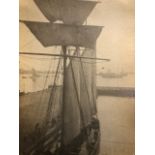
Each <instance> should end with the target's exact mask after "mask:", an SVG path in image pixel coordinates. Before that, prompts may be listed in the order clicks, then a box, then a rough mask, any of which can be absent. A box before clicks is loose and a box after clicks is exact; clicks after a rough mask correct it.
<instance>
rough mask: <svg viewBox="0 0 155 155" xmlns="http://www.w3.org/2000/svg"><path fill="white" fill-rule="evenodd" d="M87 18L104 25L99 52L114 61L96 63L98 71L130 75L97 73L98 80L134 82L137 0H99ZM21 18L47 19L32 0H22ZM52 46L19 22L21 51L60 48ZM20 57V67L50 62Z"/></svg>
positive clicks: (120, 83)
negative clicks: (112, 77) (38, 39)
mask: <svg viewBox="0 0 155 155" xmlns="http://www.w3.org/2000/svg"><path fill="white" fill-rule="evenodd" d="M100 2H101V3H99V4H97V5H96V7H95V8H94V10H93V11H92V13H91V14H90V16H89V17H88V19H87V23H88V24H89V25H99V26H104V28H103V30H102V33H101V35H100V37H99V38H98V40H97V56H98V57H102V58H110V59H111V62H103V63H98V64H97V69H98V70H97V72H103V73H107V74H109V73H111V72H112V73H115V74H117V73H118V74H120V73H122V72H125V73H127V74H128V76H127V77H126V78H125V77H124V78H123V79H122V80H121V79H117V78H114V79H109V80H108V79H107V78H106V79H104V78H103V77H98V83H99V85H100V83H102V84H103V85H104V84H105V83H106V84H107V85H111V86H113V85H114V86H132V87H133V86H134V0H100ZM20 19H23V20H33V21H48V20H47V19H46V18H45V17H44V16H43V15H42V13H41V12H40V10H39V9H38V8H37V6H36V5H35V3H34V2H33V0H26V1H25V0H20ZM57 50H58V49H55V48H53V47H48V48H44V47H43V46H42V45H41V44H40V43H39V41H37V40H36V38H35V37H34V36H33V34H32V33H31V32H30V31H29V29H28V28H27V27H26V26H25V25H24V24H21V23H20V52H42V51H46V52H50V53H51V51H57ZM33 62H34V60H33V59H29V58H26V57H22V58H21V63H20V64H21V67H22V68H25V67H27V66H28V67H29V68H30V69H32V68H35V67H36V68H37V66H40V67H39V68H41V69H44V67H46V66H48V65H49V62H45V61H44V65H41V63H42V62H39V61H36V62H34V63H33Z"/></svg>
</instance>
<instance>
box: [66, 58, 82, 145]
mask: <svg viewBox="0 0 155 155" xmlns="http://www.w3.org/2000/svg"><path fill="white" fill-rule="evenodd" d="M65 76H66V77H65V79H66V80H65V81H64V82H65V85H66V87H65V88H66V89H65V92H66V93H65V94H66V95H65V101H64V103H65V104H64V109H63V110H64V116H63V117H64V118H63V119H64V131H63V144H64V145H68V144H69V143H70V142H71V141H72V140H73V139H74V138H75V137H76V136H78V135H79V134H80V132H81V128H82V122H81V121H82V118H81V117H82V114H81V109H80V108H81V105H80V102H79V101H80V100H79V98H80V75H79V62H78V58H73V59H71V60H69V64H68V67H67V68H66V74H65Z"/></svg>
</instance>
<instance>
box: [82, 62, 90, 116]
mask: <svg viewBox="0 0 155 155" xmlns="http://www.w3.org/2000/svg"><path fill="white" fill-rule="evenodd" d="M80 60H81V59H80ZM80 64H81V68H82V74H83V78H84V84H85V89H86V91H87V96H88V100H89V101H88V102H89V106H90V109H91V100H90V95H89V91H88V86H87V82H86V77H85V73H84V67H83V64H82V62H81V61H80ZM91 114H92V109H91Z"/></svg>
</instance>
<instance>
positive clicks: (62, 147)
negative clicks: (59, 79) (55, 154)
mask: <svg viewBox="0 0 155 155" xmlns="http://www.w3.org/2000/svg"><path fill="white" fill-rule="evenodd" d="M62 51H63V54H64V58H63V72H64V73H63V96H62V101H63V103H62V130H61V151H62V152H63V149H64V142H63V141H64V123H65V122H64V112H65V102H66V100H65V96H66V91H65V90H66V84H67V83H66V61H67V57H66V53H67V47H66V46H62Z"/></svg>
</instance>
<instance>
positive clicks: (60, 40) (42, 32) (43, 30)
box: [23, 21, 102, 48]
mask: <svg viewBox="0 0 155 155" xmlns="http://www.w3.org/2000/svg"><path fill="white" fill-rule="evenodd" d="M23 22H24V23H25V24H26V25H27V27H28V28H29V29H30V30H31V32H32V33H33V34H34V35H35V37H36V38H37V39H38V40H39V41H40V42H41V43H42V44H43V46H45V47H47V46H52V45H53V46H54V45H62V46H70V45H71V46H83V47H87V48H94V47H95V43H96V40H97V38H98V36H99V34H100V32H101V30H102V26H77V25H76V26H75V25H65V24H52V23H43V22H30V21H23Z"/></svg>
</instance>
